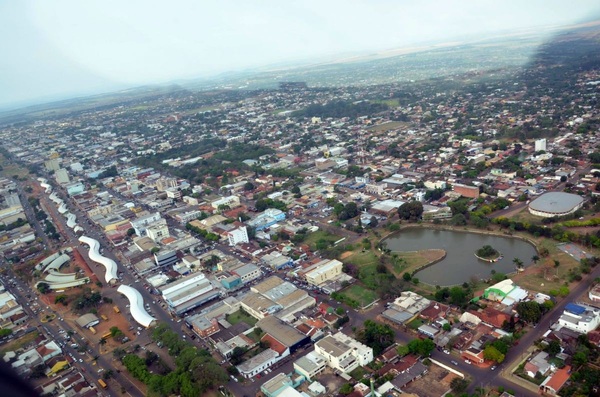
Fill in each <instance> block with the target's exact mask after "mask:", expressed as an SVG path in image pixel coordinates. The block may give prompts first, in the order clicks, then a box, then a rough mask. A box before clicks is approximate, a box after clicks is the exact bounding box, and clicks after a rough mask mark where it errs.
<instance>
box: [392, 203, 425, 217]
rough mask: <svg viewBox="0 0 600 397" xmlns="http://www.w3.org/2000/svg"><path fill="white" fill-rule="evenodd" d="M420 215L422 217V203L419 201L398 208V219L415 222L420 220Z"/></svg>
mask: <svg viewBox="0 0 600 397" xmlns="http://www.w3.org/2000/svg"><path fill="white" fill-rule="evenodd" d="M421 215H423V203H421V202H420V201H410V202H407V203H404V204H402V205H401V206H400V207H399V208H398V216H399V217H400V219H404V220H409V221H416V220H418V219H420V218H421Z"/></svg>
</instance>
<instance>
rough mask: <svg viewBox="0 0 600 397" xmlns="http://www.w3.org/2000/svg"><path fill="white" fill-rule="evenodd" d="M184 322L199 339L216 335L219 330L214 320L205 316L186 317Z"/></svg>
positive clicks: (217, 323)
mask: <svg viewBox="0 0 600 397" xmlns="http://www.w3.org/2000/svg"><path fill="white" fill-rule="evenodd" d="M185 322H186V323H188V324H189V325H191V326H192V329H193V330H194V332H195V333H196V334H198V336H200V337H201V338H207V337H209V336H210V335H213V334H216V333H217V332H219V329H220V328H219V322H218V321H217V319H216V318H211V319H208V318H207V317H206V316H205V315H200V314H199V315H195V316H190V317H186V319H185Z"/></svg>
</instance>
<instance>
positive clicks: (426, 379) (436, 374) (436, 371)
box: [402, 364, 456, 397]
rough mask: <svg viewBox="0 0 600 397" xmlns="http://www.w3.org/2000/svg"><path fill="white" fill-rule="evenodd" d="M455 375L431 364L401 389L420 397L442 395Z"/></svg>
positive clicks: (448, 388)
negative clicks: (419, 376) (424, 372)
mask: <svg viewBox="0 0 600 397" xmlns="http://www.w3.org/2000/svg"><path fill="white" fill-rule="evenodd" d="M455 377H456V375H454V374H452V373H451V372H449V371H447V370H445V369H444V368H442V367H438V366H437V365H435V364H432V365H430V366H429V368H428V372H427V373H426V374H425V375H423V376H422V377H421V378H419V379H416V380H414V381H413V382H411V383H409V384H408V385H406V386H404V387H403V388H402V390H404V391H405V392H407V393H414V394H416V395H418V396H421V397H438V396H443V395H444V394H445V393H446V392H447V391H448V390H450V382H451V381H452V379H454V378H455Z"/></svg>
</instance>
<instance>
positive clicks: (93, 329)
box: [90, 327, 96, 335]
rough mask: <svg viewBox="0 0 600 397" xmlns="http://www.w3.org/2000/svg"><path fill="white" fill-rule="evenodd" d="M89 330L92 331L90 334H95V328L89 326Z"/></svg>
mask: <svg viewBox="0 0 600 397" xmlns="http://www.w3.org/2000/svg"><path fill="white" fill-rule="evenodd" d="M90 331H91V332H92V334H94V335H96V328H94V327H90Z"/></svg>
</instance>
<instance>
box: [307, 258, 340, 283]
mask: <svg viewBox="0 0 600 397" xmlns="http://www.w3.org/2000/svg"><path fill="white" fill-rule="evenodd" d="M342 266H343V264H342V262H340V261H338V260H337V259H332V260H324V261H321V262H319V263H318V264H317V266H316V267H315V268H314V269H312V270H311V271H309V272H307V273H305V274H304V277H305V278H306V282H307V283H309V284H312V285H321V284H323V283H324V282H326V281H329V280H332V279H334V278H336V277H338V276H339V275H340V274H342Z"/></svg>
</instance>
